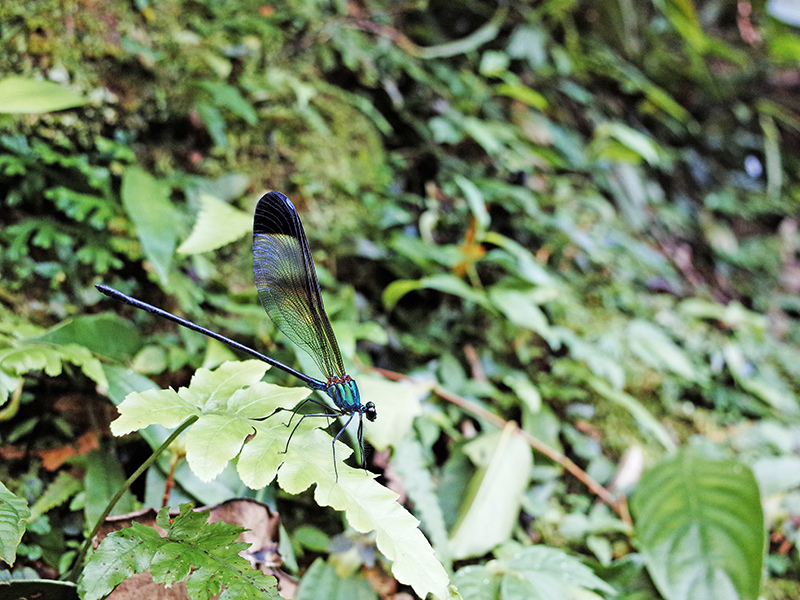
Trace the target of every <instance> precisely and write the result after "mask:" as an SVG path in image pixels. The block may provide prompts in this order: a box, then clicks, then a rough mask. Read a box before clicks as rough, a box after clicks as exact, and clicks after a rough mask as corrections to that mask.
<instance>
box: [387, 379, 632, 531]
mask: <svg viewBox="0 0 800 600" xmlns="http://www.w3.org/2000/svg"><path fill="white" fill-rule="evenodd" d="M375 370H376V371H378V372H379V373H380V374H381V375H383V376H384V377H386V378H387V379H391V380H393V381H401V380H404V379H410V377H408V376H407V375H403V374H402V373H396V372H394V371H388V370H386V369H378V368H375ZM432 391H433V392H434V393H435V394H436V395H437V396H439V397H441V398H443V399H445V400H447V401H448V402H451V403H453V404H455V405H456V406H459V407H460V408H463V409H464V410H465V411H467V412H469V413H471V414H473V415H475V416H476V417H478V418H480V419H483V420H485V421H488V422H489V423H491V424H492V425H494V426H496V427H498V428H499V429H503V428H504V427H505V426H506V425H508V421H506V420H505V419H503V418H501V417H498V416H497V415H496V414H494V413H493V412H491V411H489V410H486V409H485V408H483V407H482V406H481V405H479V404H478V403H476V402H472V401H471V400H467V399H466V398H463V397H462V396H459V395H458V394H455V393H453V392H451V391H449V390H447V389H445V388H443V387H442V386H440V385H438V384H436V385H434V386H433V388H432ZM514 426H516V428H517V431H518V432H519V435H520V436H522V439H523V440H525V441H526V442H527V443H528V445H529V446H530V447H531V448H533V449H534V450H537V451H538V452H541V453H542V454H544V455H545V456H546V457H548V458H549V459H550V460H552V461H553V462H555V463H557V464H559V465H561V466H562V467H564V469H565V470H567V471H568V472H569V473H571V474H572V475H573V476H574V477H575V478H576V479H578V480H579V481H580V482H582V483H583V484H584V485H585V486H586V487H587V488H589V490H590V491H591V492H592V493H593V494H594V495H595V496H597V497H598V498H600V500H602V501H603V502H605V503H606V504H608V505H609V506H610V507H611V508H612V509H613V510H614V512H616V513H617V515H619V518H620V519H621V520H622V521H623V522H624V523H625V524H626V525H628V526H632V525H633V522H632V520H631V516H630V513H629V512H628V504H627V502H626V501H625V496H623V495H620V496H615V495H614V494H612V493H611V492H609V491H608V490H607V489H606V488H604V487H603V486H602V485H600V484H599V483H598V482H597V481H595V480H594V479H593V478H592V477H591V476H590V475H589V474H588V473H587V472H586V471H584V470H583V469H581V468H580V467H579V466H578V465H576V464H575V463H574V462H573V461H572V460H570V459H569V458H568V457H567V456H565V455H564V454H562V453H561V452H559V451H558V450H556V449H555V448H553V447H551V446H549V445H548V444H545V443H544V442H543V441H542V440H540V439H538V438H536V437H534V436H532V435H531V434H530V433H528V432H527V431H525V430H524V429H522V428H520V427H519V425H517V424H516V423H514Z"/></svg>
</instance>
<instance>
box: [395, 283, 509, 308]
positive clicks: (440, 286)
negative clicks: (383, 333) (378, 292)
mask: <svg viewBox="0 0 800 600" xmlns="http://www.w3.org/2000/svg"><path fill="white" fill-rule="evenodd" d="M423 289H430V290H438V291H440V292H444V293H446V294H453V295H454V296H459V297H461V298H463V299H464V300H468V301H470V302H475V303H476V304H479V305H481V306H483V307H484V308H486V309H488V310H492V311H493V308H492V305H491V304H490V303H489V301H488V300H487V299H486V295H485V294H484V293H483V292H481V291H479V290H475V289H473V288H471V287H469V286H468V285H467V284H466V283H464V282H463V281H461V280H460V279H459V278H458V277H456V276H455V275H446V274H440V275H433V276H431V277H424V278H422V279H400V280H398V281H393V282H392V283H390V284H389V285H388V286H387V287H386V289H385V290H384V291H383V304H384V306H386V308H387V309H389V310H391V309H392V308H394V306H395V305H396V304H397V302H398V301H399V300H400V298H402V297H403V296H405V295H406V294H408V293H409V292H413V291H414V290H423Z"/></svg>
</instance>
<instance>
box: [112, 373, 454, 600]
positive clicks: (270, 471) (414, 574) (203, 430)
mask: <svg viewBox="0 0 800 600" xmlns="http://www.w3.org/2000/svg"><path fill="white" fill-rule="evenodd" d="M259 369H260V370H259ZM263 369H264V367H263V365H262V363H260V362H259V361H244V362H241V363H225V364H223V365H222V366H220V367H219V368H218V369H216V370H215V371H208V370H204V369H200V370H198V374H197V375H196V376H195V377H193V378H192V381H191V382H190V384H189V387H188V388H181V389H179V390H178V391H177V392H175V391H172V390H157V391H155V390H149V391H145V392H142V393H132V394H129V395H128V397H127V398H126V399H125V400H124V401H123V402H122V404H120V406H119V410H120V413H121V416H120V418H119V419H117V420H116V421H114V423H113V424H112V431H114V432H115V433H118V432H125V431H132V430H135V429H138V428H140V427H143V426H145V425H148V424H150V423H160V424H162V425H164V426H167V427H174V426H176V425H177V424H178V423H180V422H182V421H183V420H184V419H185V418H187V417H188V416H190V415H199V416H200V419H199V420H198V421H197V422H196V423H194V424H193V425H192V426H191V427H190V428H189V429H188V430H187V434H186V439H187V443H186V451H187V459H188V462H189V465H190V466H191V467H192V469H193V470H194V472H195V473H196V474H197V475H198V476H199V477H200V478H201V479H208V478H211V477H213V476H214V475H215V474H216V473H217V472H218V471H219V470H220V468H221V467H222V466H224V463H225V462H227V461H228V460H229V459H230V458H233V457H234V456H235V455H236V454H237V453H238V452H239V449H240V448H241V452H240V453H239V459H238V461H237V470H238V472H239V475H240V476H241V478H242V481H243V482H244V483H245V484H246V485H248V486H250V487H252V488H261V487H263V486H265V485H267V484H268V483H269V482H270V481H272V479H274V477H275V474H276V473H277V475H278V482H279V484H280V486H281V487H282V488H283V489H284V490H286V491H287V492H289V493H292V494H298V493H300V492H302V491H303V490H305V489H307V488H308V487H309V486H310V485H312V484H315V483H316V485H317V487H316V490H315V499H316V501H317V502H318V503H319V504H320V505H321V506H332V507H333V508H335V509H337V510H344V511H345V513H346V515H347V517H348V520H349V521H350V524H351V526H352V527H353V528H354V529H356V530H357V531H360V532H362V533H367V532H369V531H376V532H377V544H378V548H379V549H380V550H381V552H383V554H384V555H385V556H386V557H387V558H389V559H390V560H392V561H393V566H392V572H393V573H394V575H395V577H396V578H397V579H398V580H399V581H402V582H404V583H407V584H409V585H411V586H412V587H414V589H415V590H416V591H417V593H419V594H420V595H421V596H423V597H424V596H425V595H426V594H427V593H428V592H433V593H436V594H437V595H439V596H440V597H447V595H448V594H449V592H448V589H447V586H448V578H447V573H446V572H445V570H444V568H443V567H442V565H441V564H440V563H439V562H438V561H437V560H436V559H435V556H434V553H433V549H432V548H431V547H430V544H429V543H428V541H427V540H426V539H425V537H424V536H423V535H422V533H421V532H420V531H419V529H418V528H417V524H418V523H417V521H416V519H414V518H413V517H412V516H411V515H410V514H409V513H408V512H406V510H405V509H404V508H403V507H402V506H400V504H398V503H397V495H396V494H394V493H393V492H390V491H389V490H387V489H386V488H384V487H383V486H381V485H379V484H378V483H376V482H375V481H374V479H373V476H371V475H367V474H366V473H364V471H362V470H361V469H353V468H351V467H348V466H347V465H346V464H345V463H344V462H343V460H344V459H345V458H347V457H348V456H349V455H350V454H351V453H352V450H350V449H349V448H348V447H347V446H345V445H344V444H343V443H341V442H339V443H337V451H336V452H337V455H336V460H337V470H338V480H337V477H336V472H337V471H336V470H334V469H333V468H332V467H333V453H332V450H331V438H330V436H328V435H326V434H324V433H322V432H321V431H319V430H317V429H316V427H318V426H322V425H325V424H326V422H325V421H321V420H320V419H317V420H314V419H312V418H308V419H305V420H303V421H302V423H300V422H299V421H298V422H297V424H298V425H300V427H299V428H297V429H295V428H294V427H293V426H292V427H289V426H287V425H288V423H287V419H286V416H285V415H274V416H272V418H269V419H266V420H255V419H248V418H245V417H243V416H242V415H245V414H253V410H254V407H255V406H257V405H258V403H260V406H261V407H263V408H264V410H260V409H259V410H258V411H256V414H258V415H259V418H260V417H261V416H264V415H269V414H271V413H272V412H273V411H274V410H275V409H277V408H290V407H292V406H293V405H294V403H296V401H297V399H298V398H301V397H305V396H306V395H307V394H308V390H305V389H303V390H298V391H297V392H298V393H297V394H294V393H285V391H279V392H278V393H275V394H272V395H271V396H266V394H267V393H268V392H267V391H265V390H270V389H272V390H276V389H277V390H280V388H277V386H268V385H267V384H264V383H262V382H256V383H252V382H254V381H257V379H258V378H259V377H260V375H261V374H263V372H264V371H263ZM242 383H244V384H245V385H246V384H248V383H250V384H251V385H250V386H249V387H247V388H245V389H244V390H236V391H232V389H233V387H235V385H237V384H242ZM254 389H255V390H256V391H253V392H250V391H249V390H254ZM300 391H302V396H301V395H300V394H299V392H300ZM227 394H230V397H229V398H227V399H226V398H225V396H226V395H227ZM267 408H269V410H266V409H267ZM251 432H255V435H253V436H251ZM290 435H292V438H291V443H289V444H288V448H287V440H288V439H289V436H290ZM246 439H249V441H247V443H245V440H246ZM243 444H244V446H243V447H242V445H243ZM284 452H285V453H284Z"/></svg>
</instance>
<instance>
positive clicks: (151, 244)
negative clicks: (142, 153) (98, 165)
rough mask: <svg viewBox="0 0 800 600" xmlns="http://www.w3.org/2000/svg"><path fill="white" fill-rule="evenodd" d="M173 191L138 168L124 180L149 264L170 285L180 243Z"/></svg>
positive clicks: (127, 202) (128, 206)
mask: <svg viewBox="0 0 800 600" xmlns="http://www.w3.org/2000/svg"><path fill="white" fill-rule="evenodd" d="M170 192H171V188H170V186H169V184H168V183H166V182H164V181H159V180H158V179H156V178H155V177H153V176H152V175H150V174H149V173H147V172H146V171H143V170H142V169H140V168H138V167H129V168H128V169H126V171H125V174H124V175H123V177H122V190H121V195H122V205H123V206H124V207H125V211H126V212H127V213H128V217H130V220H131V221H132V222H133V224H134V225H135V226H136V235H137V236H138V238H139V241H140V242H141V243H142V250H143V251H144V255H145V256H146V257H147V260H149V261H150V263H151V264H152V265H153V268H154V269H155V271H156V274H157V275H158V278H159V279H160V280H161V283H162V284H164V285H166V284H167V282H168V280H169V270H170V265H171V264H172V255H173V253H174V252H175V245H176V240H177V232H176V218H175V216H176V215H175V209H174V207H173V206H172V202H170V199H169V195H170Z"/></svg>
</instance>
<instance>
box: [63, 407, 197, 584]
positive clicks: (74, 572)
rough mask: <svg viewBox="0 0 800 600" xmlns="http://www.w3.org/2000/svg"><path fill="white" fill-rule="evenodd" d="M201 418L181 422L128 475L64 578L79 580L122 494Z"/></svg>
mask: <svg viewBox="0 0 800 600" xmlns="http://www.w3.org/2000/svg"><path fill="white" fill-rule="evenodd" d="M199 418H200V417H199V416H198V415H192V416H191V417H189V418H188V419H186V420H185V421H184V422H183V423H181V424H180V425H179V426H178V428H177V429H176V430H175V431H173V432H172V433H171V434H170V436H169V437H168V438H167V439H166V440H164V443H163V444H161V445H160V446H159V447H158V448H157V449H156V450H154V451H153V453H152V454H151V455H150V456H149V457H148V458H147V460H146V461H144V462H143V463H142V464H141V466H140V467H139V468H138V469H136V471H135V472H134V473H133V475H131V476H130V477H128V479H127V481H125V483H123V484H122V485H121V486H120V488H119V489H118V490H117V493H116V494H114V497H113V498H112V499H111V500H110V501H109V503H108V504H107V505H106V508H105V510H104V511H103V514H102V515H100V518H98V519H97V523H95V526H94V529H92V532H91V533H90V534H89V535H88V536H87V537H86V540H85V541H84V542H83V545H82V546H81V549H80V550H79V551H78V555H77V556H76V557H75V562H74V563H73V564H72V568H71V569H70V570H69V571H68V572H67V574H66V576H65V577H63V579H66V580H67V581H77V580H78V574H79V573H80V570H81V567H82V566H83V560H84V558H86V553H87V552H89V546H90V545H91V544H92V540H93V539H94V536H96V535H97V532H98V531H100V527H102V525H103V523H105V520H106V517H108V515H109V514H111V511H112V510H113V509H114V506H115V505H116V503H117V502H119V499H120V498H122V495H123V494H124V493H125V492H127V491H128V490H129V489H130V487H131V485H133V482H134V481H136V480H137V479H138V478H139V476H140V475H141V474H142V473H144V472H145V471H146V470H147V469H148V468H150V465H152V464H153V463H154V462H155V461H156V459H157V458H158V457H159V456H160V455H161V453H162V452H164V450H166V449H167V448H168V447H169V445H170V444H171V443H172V442H174V441H175V438H177V437H178V436H179V435H180V434H181V433H183V431H184V430H185V429H186V428H187V427H189V426H190V425H191V424H192V423H194V422H195V421H197V419H199Z"/></svg>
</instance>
